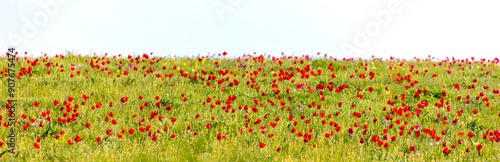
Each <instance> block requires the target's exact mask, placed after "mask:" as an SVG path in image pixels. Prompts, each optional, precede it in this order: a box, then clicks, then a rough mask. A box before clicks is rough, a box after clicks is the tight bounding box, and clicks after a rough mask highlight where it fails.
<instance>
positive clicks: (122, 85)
mask: <svg viewBox="0 0 500 162" xmlns="http://www.w3.org/2000/svg"><path fill="white" fill-rule="evenodd" d="M226 54H227V53H225V52H224V53H222V55H221V54H218V55H214V56H199V57H194V58H189V57H160V56H155V55H154V54H153V53H148V54H139V55H137V54H136V55H128V54H127V55H125V54H124V55H118V54H117V55H111V54H103V55H95V54H94V55H79V54H72V53H67V54H60V55H56V56H51V57H48V56H46V55H43V56H39V57H32V56H30V55H26V53H24V52H22V53H21V52H20V53H18V54H17V55H16V58H15V59H14V60H9V58H7V57H6V55H2V57H1V59H0V60H1V61H0V62H1V63H0V70H1V71H2V72H1V75H0V80H1V83H0V98H1V99H0V109H1V110H0V115H1V116H0V122H1V123H0V124H1V127H0V135H1V137H0V140H1V142H0V151H1V159H2V161H4V160H5V161H42V160H49V161H88V160H94V161H115V160H116V161H131V160H133V161H165V160H169V161H171V160H172V161H186V160H187V161H364V160H370V161H383V160H388V161H432V160H437V161H443V160H446V161H448V160H449V161H476V160H477V161H500V145H499V143H498V142H500V107H499V100H498V98H499V97H500V94H499V92H500V90H499V89H500V80H499V73H498V71H500V64H498V62H499V60H498V59H494V60H487V59H478V58H473V57H472V58H467V59H455V58H448V59H445V60H437V59H433V58H432V57H431V56H429V57H424V58H414V59H408V60H404V59H398V58H393V57H391V58H377V57H374V56H373V57H372V58H370V59H353V58H331V57H329V56H324V57H323V55H315V57H316V58H311V57H312V56H300V57H299V56H286V55H284V54H282V55H281V56H279V57H278V56H268V55H266V56H264V55H259V54H248V55H241V56H237V57H234V58H227V57H226ZM10 63H14V64H15V65H16V67H15V68H12V70H11V71H9V70H8V69H9V67H8V66H9V64H10ZM11 73H12V76H13V77H11V76H10V75H9V74H11ZM10 78H14V80H15V96H14V97H13V98H10V97H9V96H10V92H9V91H8V89H9V88H8V79H10ZM10 99H15V100H16V103H9V102H8V100H10ZM11 104H15V110H16V111H15V112H11V111H9V110H10V109H9V107H10V106H12V105H11ZM12 113H14V115H15V120H12V121H11V120H9V115H11V114H12ZM11 116H13V115H11ZM11 129H15V131H16V142H15V144H16V147H15V151H14V153H11V152H9V151H8V149H9V146H8V144H7V143H8V140H9V139H8V136H9V134H10V131H11Z"/></svg>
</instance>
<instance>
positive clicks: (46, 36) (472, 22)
mask: <svg viewBox="0 0 500 162" xmlns="http://www.w3.org/2000/svg"><path fill="white" fill-rule="evenodd" d="M393 1H396V2H399V5H397V7H396V9H397V10H398V11H400V12H397V13H390V16H391V19H390V21H387V23H386V26H382V25H380V22H377V21H376V19H375V18H374V17H373V16H372V14H371V12H377V13H380V12H388V13H389V11H388V6H389V5H390V4H392V3H394V2H393ZM33 2H36V3H33ZM48 2H53V4H56V5H55V6H58V8H56V9H57V10H55V11H56V12H55V13H54V15H53V16H50V15H49V14H51V13H50V12H47V11H45V10H44V9H43V7H42V6H43V5H40V4H39V3H48ZM214 4H217V5H218V6H225V8H224V7H223V8H222V9H227V10H226V11H225V12H220V13H222V14H221V15H219V14H218V12H217V11H218V10H217V8H216V7H214ZM53 6H54V5H53ZM53 6H51V7H50V9H51V10H54V9H55V8H54V7H53ZM499 6H500V1H498V0H478V1H463V0H439V1H436V0H377V1H373V0H349V1H346V0H342V1H340V0H307V1H306V0H271V1H270V0H175V1H174V0H162V1H160V0H158V1H155V0H149V1H137V0H135V1H131V0H119V1H118V0H106V1H103V0H64V2H63V1H57V0H15V1H14V0H0V51H5V52H6V51H7V47H8V46H9V45H12V44H16V48H17V49H18V51H28V52H29V53H30V54H33V55H39V54H40V53H42V52H43V53H47V54H49V55H55V54H59V53H63V52H64V51H66V50H73V51H76V52H77V53H79V54H80V53H81V54H89V53H91V52H92V53H93V52H97V53H105V52H108V53H110V54H134V53H135V54H142V53H150V52H154V53H155V55H162V56H163V55H165V56H166V55H168V54H171V55H177V56H192V55H198V54H202V55H206V54H207V53H208V52H210V53H221V52H223V51H227V52H228V53H229V55H233V56H239V55H241V54H243V53H253V52H257V53H258V54H264V53H268V54H272V55H279V54H280V53H281V52H285V54H288V55H290V54H292V53H294V54H295V55H298V56H301V55H303V54H310V55H312V54H316V53H317V52H321V53H322V54H324V53H327V54H328V55H332V56H334V57H337V58H342V57H349V56H351V57H352V56H354V57H364V58H366V57H370V56H371V55H375V56H377V57H388V56H396V57H400V58H401V57H404V58H413V57H414V56H415V57H426V56H427V55H432V56H436V57H445V56H450V57H451V56H455V57H458V58H465V57H471V56H475V57H479V58H494V57H498V56H500V48H498V46H499V45H500V30H499V29H500V21H499V16H500V10H499V9H498V7H499ZM36 15H42V16H43V15H49V16H47V19H43V17H39V18H38V19H34V17H36ZM384 18H385V17H384ZM23 20H25V21H23ZM37 20H46V22H47V23H46V24H39V26H36V25H34V26H35V27H34V29H36V30H37V32H28V34H26V32H23V31H28V30H25V29H27V27H26V26H28V25H29V24H31V23H33V22H37ZM42 22H43V21H42ZM369 25H379V26H380V28H379V29H380V30H379V31H380V32H379V33H375V34H374V35H373V36H367V37H368V40H369V42H368V43H366V44H363V46H361V45H359V44H357V45H356V44H355V43H353V41H354V39H355V37H356V36H359V33H358V32H356V28H359V29H361V30H363V31H364V30H365V27H366V26H369ZM369 29H370V30H371V31H375V29H376V28H374V27H373V28H369ZM23 33H24V34H23ZM29 33H31V34H32V35H29ZM362 33H365V32H362ZM16 37H17V38H21V39H19V40H24V41H22V42H20V43H15V41H14V43H13V42H12V41H11V39H12V38H16ZM342 44H349V45H351V46H353V47H355V48H357V49H359V51H357V52H355V53H345V52H343V50H342V48H341V47H345V45H344V46H343V45H342Z"/></svg>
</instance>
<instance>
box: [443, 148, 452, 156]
mask: <svg viewBox="0 0 500 162" xmlns="http://www.w3.org/2000/svg"><path fill="white" fill-rule="evenodd" d="M450 152H451V150H450V149H448V147H446V148H444V150H443V154H446V155H448V154H449V153H450Z"/></svg>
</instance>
